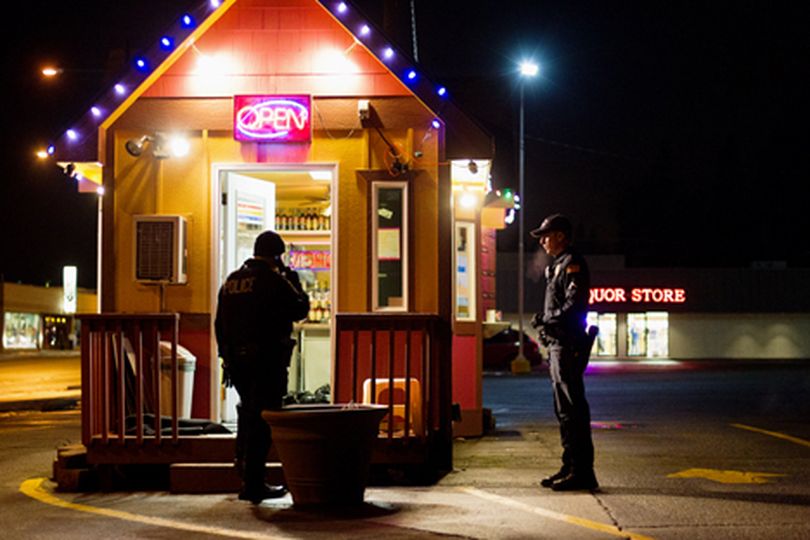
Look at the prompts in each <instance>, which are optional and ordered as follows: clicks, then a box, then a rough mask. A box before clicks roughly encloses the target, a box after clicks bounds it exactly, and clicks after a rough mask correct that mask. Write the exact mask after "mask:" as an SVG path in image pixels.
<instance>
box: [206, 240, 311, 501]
mask: <svg viewBox="0 0 810 540" xmlns="http://www.w3.org/2000/svg"><path fill="white" fill-rule="evenodd" d="M284 251H285V246H284V241H283V240H282V239H281V237H280V236H279V235H278V234H276V233H275V232H273V231H265V232H263V233H261V234H260V235H259V236H258V237H257V238H256V242H255V244H254V247H253V258H252V259H248V260H247V261H245V263H244V264H243V265H242V267H241V268H239V269H238V270H236V271H235V272H233V273H232V274H231V275H229V276H228V279H227V280H226V281H225V283H224V284H223V285H222V287H221V288H220V290H219V300H218V304H217V315H216V322H215V329H216V335H217V345H218V346H219V354H220V356H221V357H222V359H223V362H224V368H225V376H226V381H225V384H227V385H233V386H234V387H236V391H237V392H238V393H239V400H240V404H239V406H238V407H237V411H238V426H237V435H236V464H237V469H239V470H240V474H242V490H241V491H240V493H239V499H241V500H248V501H251V502H252V503H254V504H258V503H260V502H261V501H262V500H264V499H270V498H274V497H282V496H284V494H285V493H286V492H287V490H286V489H285V488H284V487H283V486H268V485H267V484H265V482H264V479H265V460H266V459H267V452H268V451H269V449H270V427H269V426H268V425H267V423H266V422H265V421H264V420H263V419H262V416H261V412H262V410H265V409H280V408H281V405H282V399H283V397H284V395H285V394H286V393H287V369H288V367H289V365H290V355H291V353H292V349H293V346H294V345H295V342H294V340H292V339H291V338H290V335H291V334H292V328H293V322H295V321H299V320H301V319H303V318H304V317H306V316H307V313H308V312H309V297H308V296H307V294H306V293H305V292H304V291H303V290H302V288H301V282H300V281H299V279H298V274H297V273H296V272H294V271H293V270H291V269H289V268H287V267H286V266H285V265H284V263H283V262H282V261H281V254H282V253H284Z"/></svg>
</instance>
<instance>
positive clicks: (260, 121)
mask: <svg viewBox="0 0 810 540" xmlns="http://www.w3.org/2000/svg"><path fill="white" fill-rule="evenodd" d="M233 99H234V101H233V135H234V138H235V139H236V140H238V141H265V142H308V141H309V140H311V139H312V123H311V122H310V117H311V115H310V110H311V103H310V97H309V96H234V98H233Z"/></svg>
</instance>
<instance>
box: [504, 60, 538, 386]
mask: <svg viewBox="0 0 810 540" xmlns="http://www.w3.org/2000/svg"><path fill="white" fill-rule="evenodd" d="M539 72H540V66H538V65H537V64H535V63H534V62H532V61H531V60H524V61H523V62H521V63H520V142H519V145H518V148H519V159H518V178H519V183H520V184H519V187H518V192H519V195H520V210H519V211H518V355H517V357H515V358H514V359H513V360H512V362H511V364H510V368H511V370H512V373H515V374H517V373H529V372H530V371H531V364H529V361H528V360H526V356H525V355H524V354H523V318H524V311H525V310H524V306H523V296H524V290H523V289H524V283H523V282H524V276H523V274H524V270H523V267H524V262H523V236H524V234H523V214H524V209H525V208H526V195H525V191H524V176H525V161H526V149H525V142H524V131H525V127H524V120H523V89H524V86H525V85H526V80H527V79H530V78H532V77H535V76H536V75H537V74H538V73H539Z"/></svg>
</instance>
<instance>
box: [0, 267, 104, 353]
mask: <svg viewBox="0 0 810 540" xmlns="http://www.w3.org/2000/svg"><path fill="white" fill-rule="evenodd" d="M95 311H96V293H95V291H90V290H84V289H79V290H78V294H77V299H76V313H95ZM0 314H2V317H0V336H2V340H0V351H7V350H39V349H72V348H75V347H78V328H77V325H78V322H77V320H76V319H75V317H74V315H75V313H65V309H64V290H63V288H62V287H40V286H35V285H21V284H17V283H0Z"/></svg>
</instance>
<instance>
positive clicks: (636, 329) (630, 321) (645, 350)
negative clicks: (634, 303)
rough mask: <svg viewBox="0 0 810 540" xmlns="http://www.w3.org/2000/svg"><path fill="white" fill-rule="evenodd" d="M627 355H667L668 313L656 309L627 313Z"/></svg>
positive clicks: (655, 356) (654, 356)
mask: <svg viewBox="0 0 810 540" xmlns="http://www.w3.org/2000/svg"><path fill="white" fill-rule="evenodd" d="M627 355H628V356H646V357H653V358H657V357H665V356H669V314H668V313H666V312H658V311H649V312H647V313H628V314H627Z"/></svg>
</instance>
